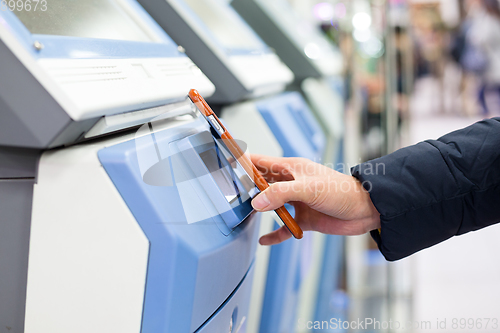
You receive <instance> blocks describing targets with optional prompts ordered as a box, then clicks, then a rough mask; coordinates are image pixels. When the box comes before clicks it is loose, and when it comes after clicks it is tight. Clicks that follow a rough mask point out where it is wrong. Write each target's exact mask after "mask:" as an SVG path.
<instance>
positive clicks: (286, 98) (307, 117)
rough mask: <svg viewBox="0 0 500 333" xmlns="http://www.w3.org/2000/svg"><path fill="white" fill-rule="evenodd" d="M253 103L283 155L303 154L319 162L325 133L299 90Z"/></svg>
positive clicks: (297, 155)
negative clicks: (281, 149)
mask: <svg viewBox="0 0 500 333" xmlns="http://www.w3.org/2000/svg"><path fill="white" fill-rule="evenodd" d="M256 107H257V109H258V110H259V112H260V113H261V115H262V117H263V118H264V120H265V121H266V123H267V124H268V126H269V128H270V129H271V131H272V132H273V134H274V136H275V137H276V140H278V142H279V144H280V146H281V147H282V148H283V155H284V156H285V157H305V158H309V159H311V160H313V161H316V162H320V160H321V158H322V156H323V151H324V148H325V144H326V137H325V134H324V133H323V131H322V130H321V127H320V125H319V124H318V122H317V120H316V119H315V118H314V116H313V114H312V112H311V110H310V109H309V107H308V106H307V104H306V102H305V101H304V99H303V97H302V96H301V95H300V93H298V92H288V93H283V94H281V95H279V96H276V97H273V98H267V99H263V100H260V101H259V102H257V103H256Z"/></svg>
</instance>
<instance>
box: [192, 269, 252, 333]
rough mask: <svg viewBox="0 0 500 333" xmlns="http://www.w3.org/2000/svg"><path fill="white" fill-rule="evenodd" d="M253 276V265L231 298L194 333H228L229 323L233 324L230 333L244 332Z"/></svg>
mask: <svg viewBox="0 0 500 333" xmlns="http://www.w3.org/2000/svg"><path fill="white" fill-rule="evenodd" d="M253 275H254V265H252V267H250V269H249V270H248V273H247V275H246V276H245V278H244V279H243V281H241V283H240V285H238V287H237V288H236V290H235V291H234V293H233V294H232V295H231V297H229V298H228V299H227V300H226V302H224V304H222V306H221V307H220V308H219V309H218V310H217V312H216V313H214V315H213V316H212V317H211V318H210V319H209V320H208V321H207V322H206V323H205V324H203V326H202V327H200V328H199V330H197V331H196V333H213V332H230V331H229V325H230V322H231V321H232V323H233V330H232V331H231V332H240V333H244V332H246V325H247V324H248V310H249V305H250V304H249V303H250V296H251V292H252V282H253Z"/></svg>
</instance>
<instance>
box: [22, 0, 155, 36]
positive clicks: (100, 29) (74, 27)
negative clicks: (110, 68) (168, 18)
mask: <svg viewBox="0 0 500 333" xmlns="http://www.w3.org/2000/svg"><path fill="white" fill-rule="evenodd" d="M35 6H38V7H39V8H37V10H34V9H35V8H34V7H35ZM28 8H29V10H28ZM13 12H14V14H15V15H16V16H17V17H18V18H19V20H20V21H21V22H22V23H23V24H24V26H26V28H27V29H28V30H29V31H30V32H31V33H32V34H43V35H57V36H69V37H84V38H99V39H114V40H126V41H137V42H153V40H152V38H151V37H150V36H149V35H148V34H147V32H146V31H144V29H142V28H141V27H140V26H139V25H138V24H137V22H136V21H135V20H134V19H133V18H132V17H131V16H130V15H129V14H128V13H127V12H126V11H125V10H124V8H123V7H122V6H120V5H119V4H118V3H116V1H114V0H86V1H72V4H71V6H68V4H67V0H50V1H48V2H47V1H40V2H38V3H37V2H33V4H32V6H31V7H24V6H23V8H21V10H17V9H16V10H14V11H13Z"/></svg>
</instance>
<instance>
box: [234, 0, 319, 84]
mask: <svg viewBox="0 0 500 333" xmlns="http://www.w3.org/2000/svg"><path fill="white" fill-rule="evenodd" d="M231 6H232V7H233V8H234V9H236V11H237V12H238V14H240V15H241V16H242V17H243V18H244V19H245V21H247V23H248V24H249V25H250V26H251V27H252V29H253V30H255V32H256V33H257V34H258V35H259V36H260V38H262V39H263V40H264V42H265V43H266V44H267V45H269V46H270V47H272V48H273V49H274V50H275V51H276V54H277V55H278V57H280V58H281V60H282V61H283V62H284V63H285V64H286V65H287V66H288V67H289V68H290V69H291V70H292V72H293V74H294V75H295V81H296V82H301V81H302V80H304V79H306V78H308V77H321V73H320V72H319V71H318V70H317V69H316V68H315V67H314V66H313V64H312V63H311V62H310V61H309V60H308V58H307V57H306V55H305V54H304V52H303V50H300V49H299V48H297V47H296V46H295V44H294V43H293V42H292V41H291V40H290V39H289V38H288V37H287V36H286V35H285V33H284V32H283V31H282V30H281V29H280V28H279V26H278V25H277V24H276V22H274V21H273V20H272V19H271V17H269V16H268V14H267V13H266V12H265V11H264V10H263V9H262V8H261V7H260V5H259V4H258V3H257V1H256V0H233V1H232V2H231Z"/></svg>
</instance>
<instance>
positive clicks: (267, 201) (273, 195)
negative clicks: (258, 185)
mask: <svg viewBox="0 0 500 333" xmlns="http://www.w3.org/2000/svg"><path fill="white" fill-rule="evenodd" d="M313 199H314V191H312V190H311V189H310V188H309V187H307V186H304V183H303V182H299V181H287V182H280V183H274V184H271V185H269V188H267V189H266V190H264V191H263V192H261V193H260V194H258V195H257V196H256V197H255V198H254V199H253V200H252V206H253V208H254V209H255V210H257V211H261V212H266V211H270V210H275V209H277V208H279V207H281V206H283V205H284V204H285V203H287V202H290V201H300V202H303V203H305V204H309V203H310V202H312V200H313Z"/></svg>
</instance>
